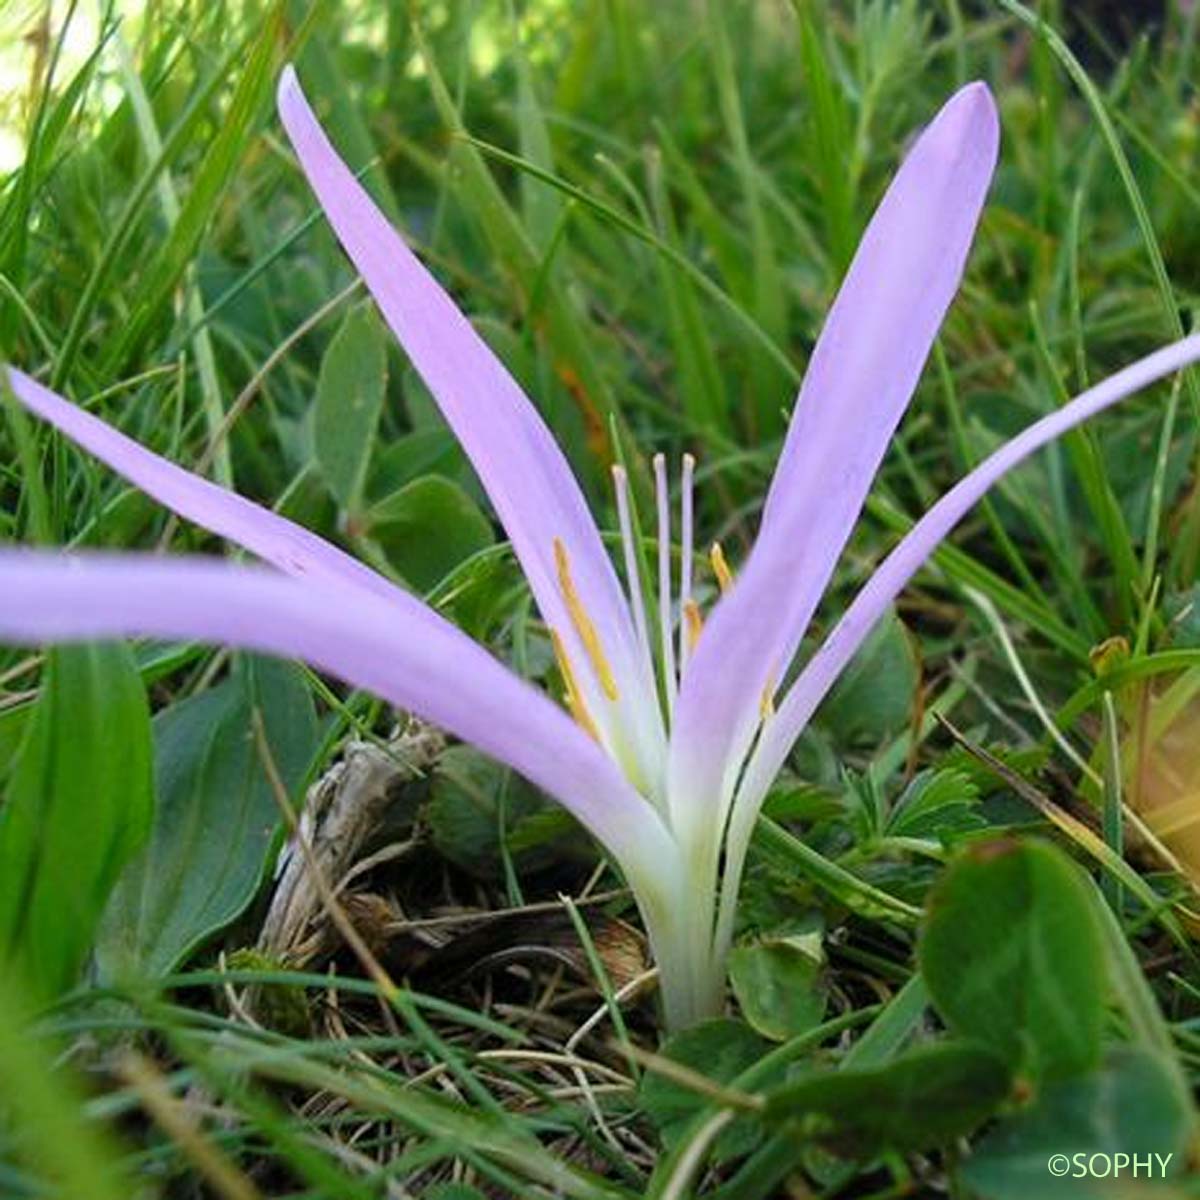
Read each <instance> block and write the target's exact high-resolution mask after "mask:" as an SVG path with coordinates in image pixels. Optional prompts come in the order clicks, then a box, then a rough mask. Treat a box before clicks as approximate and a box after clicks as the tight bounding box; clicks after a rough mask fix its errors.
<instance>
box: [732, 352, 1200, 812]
mask: <svg viewBox="0 0 1200 1200" xmlns="http://www.w3.org/2000/svg"><path fill="white" fill-rule="evenodd" d="M1198 360H1200V334H1193V335H1192V336H1191V337H1187V338H1184V339H1183V340H1182V341H1179V342H1175V343H1173V344H1172V345H1170V346H1165V347H1164V348H1163V349H1161V350H1157V351H1155V353H1153V354H1150V355H1148V356H1147V357H1146V358H1143V359H1141V360H1139V361H1138V362H1135V363H1133V364H1131V365H1130V366H1128V367H1125V368H1124V369H1123V370H1121V371H1118V372H1117V373H1116V374H1115V375H1112V376H1110V377H1109V378H1108V379H1106V380H1104V382H1103V383H1099V384H1097V385H1096V386H1095V387H1093V388H1090V389H1089V390H1088V391H1086V392H1083V393H1081V394H1080V395H1079V396H1076V397H1075V399H1073V400H1071V401H1070V402H1069V403H1067V404H1064V405H1063V406H1062V408H1060V409H1057V410H1056V411H1055V412H1053V413H1051V414H1049V416H1045V417H1043V418H1042V419H1041V420H1040V421H1035V422H1034V423H1033V424H1032V425H1030V426H1029V427H1028V428H1027V429H1025V430H1023V431H1022V432H1021V433H1019V434H1018V435H1017V436H1016V437H1015V438H1013V439H1012V441H1010V442H1007V443H1006V444H1005V445H1003V446H1001V447H1000V449H999V450H997V451H995V452H994V453H993V454H992V455H990V456H989V457H988V458H986V459H984V461H983V462H982V463H980V464H979V466H978V467H976V468H975V470H973V471H972V472H971V473H970V474H969V475H966V476H965V477H964V478H962V479H961V480H959V482H958V483H957V484H955V485H954V487H952V488H951V489H950V491H948V492H947V493H946V494H945V495H944V496H943V497H942V498H941V499H940V500H939V501H938V502H937V503H936V504H935V505H934V506H933V507H932V508H931V509H929V511H928V512H927V513H926V514H925V515H924V516H923V517H922V518H921V519H920V520H919V521H918V522H917V523H916V524H915V525H914V526H913V527H912V529H910V530H909V531H908V533H907V534H906V535H905V536H904V538H903V539H902V540H901V541H900V542H899V543H898V544H897V545H896V547H895V549H893V550H892V552H891V553H890V554H889V555H888V556H887V558H885V559H884V560H883V562H882V563H881V564H880V565H879V567H878V568H877V569H876V570H875V572H874V573H873V574H872V576H871V578H870V579H869V580H868V581H867V583H866V584H865V585H864V586H863V587H862V588H861V590H860V591H859V593H858V595H857V596H855V598H854V600H853V601H852V603H851V604H850V607H849V608H847V609H846V611H845V612H844V613H843V614H842V617H841V619H840V620H839V621H838V623H837V625H835V626H834V628H833V630H832V632H831V633H830V634H829V636H828V637H827V638H826V639H825V641H824V642H823V643H822V644H821V646H820V648H819V649H818V650H817V651H816V652H815V653H814V654H813V656H812V658H811V659H810V660H809V662H808V663H807V664H806V665H805V667H804V670H803V671H801V673H800V675H799V677H798V678H797V679H796V682H795V683H794V684H793V685H792V687H791V689H790V690H789V691H788V694H787V696H786V698H785V699H784V701H783V703H782V704H781V705H780V707H779V710H778V711H777V712H776V714H775V716H774V718H773V719H772V721H771V722H769V723H768V725H767V727H766V729H765V730H764V731H763V735H762V738H761V739H760V740H759V744H758V746H757V747H756V748H755V751H754V755H753V757H752V759H751V761H750V764H749V766H748V768H747V773H746V778H745V781H744V783H743V785H742V788H741V790H740V793H739V796H738V802H737V807H738V811H737V812H736V813H735V814H734V821H735V824H736V823H738V822H741V823H742V824H746V823H752V822H753V818H754V815H755V814H756V813H757V810H758V805H759V804H760V803H761V801H762V797H763V796H764V795H765V794H766V790H767V788H768V787H769V786H770V784H771V780H772V779H774V777H775V775H776V774H777V773H778V771H779V768H780V767H781V766H782V765H783V762H784V760H785V759H786V757H787V755H788V752H789V751H790V749H791V747H792V745H793V744H794V743H795V741H796V739H797V738H798V737H799V736H800V734H801V732H802V731H803V729H804V726H805V725H806V724H807V723H808V720H809V718H810V717H811V716H812V714H813V712H814V711H815V710H816V708H817V705H818V704H820V702H821V701H822V700H823V699H824V697H825V695H826V693H827V692H828V691H829V689H830V687H832V685H833V683H834V682H835V680H836V679H837V677H838V676H839V675H840V674H841V673H842V671H843V670H845V668H846V664H847V663H849V661H850V659H851V658H852V657H853V656H854V653H855V651H856V650H857V649H858V648H859V647H860V646H861V645H862V644H863V642H864V641H865V640H866V638H867V636H868V635H869V634H870V632H871V630H872V629H874V627H875V625H876V624H877V623H878V622H879V620H880V618H881V617H883V615H884V613H885V612H886V611H887V609H888V607H889V606H890V605H891V604H892V602H893V601H894V600H895V599H896V597H897V596H898V595H899V594H900V592H901V591H902V590H903V589H904V586H905V585H906V584H907V583H908V581H909V580H910V579H911V578H912V576H913V575H914V574H915V573H916V571H917V570H918V569H919V568H920V567H921V565H922V564H923V563H924V562H925V560H926V559H928V558H929V556H930V555H931V554H932V553H933V552H934V551H935V550H936V549H937V548H938V546H939V545H940V544H941V542H942V541H943V539H944V538H945V537H946V535H947V534H949V533H950V531H951V530H952V529H953V528H954V527H955V525H957V524H958V522H959V521H961V520H962V519H963V517H965V516H966V515H967V513H968V512H969V511H970V510H971V508H972V507H974V505H975V504H976V503H977V502H978V501H979V499H980V497H982V496H983V494H984V493H985V492H986V491H987V490H988V489H989V488H990V487H991V486H992V485H993V484H994V483H996V481H997V480H999V479H1000V478H1001V477H1002V476H1003V475H1005V474H1006V473H1007V472H1009V471H1011V470H1012V469H1013V468H1014V467H1015V466H1017V465H1018V464H1020V463H1021V462H1023V461H1024V460H1025V459H1027V458H1028V457H1029V456H1030V455H1031V454H1032V453H1034V451H1036V450H1038V449H1040V448H1041V447H1042V446H1045V445H1046V444H1047V443H1049V442H1052V441H1054V439H1055V438H1058V437H1061V436H1062V434H1064V433H1066V432H1067V431H1068V430H1070V429H1073V428H1075V426H1076V425H1078V424H1080V423H1081V422H1082V421H1086V420H1087V419H1088V418H1089V417H1092V416H1095V414H1096V413H1098V412H1102V411H1103V410H1104V409H1106V408H1108V407H1110V406H1111V405H1113V404H1116V403H1117V402H1118V401H1120V400H1124V399H1125V398H1126V397H1128V396H1132V395H1133V394H1134V393H1135V392H1138V391H1140V390H1141V389H1142V388H1145V387H1148V386H1149V385H1150V384H1152V383H1154V382H1155V381H1156V380H1159V379H1162V378H1163V377H1164V376H1165V375H1170V374H1171V373H1172V372H1173V371H1177V370H1179V368H1180V367H1184V366H1187V365H1188V364H1189V363H1194V362H1196V361H1198ZM747 836H748V833H747Z"/></svg>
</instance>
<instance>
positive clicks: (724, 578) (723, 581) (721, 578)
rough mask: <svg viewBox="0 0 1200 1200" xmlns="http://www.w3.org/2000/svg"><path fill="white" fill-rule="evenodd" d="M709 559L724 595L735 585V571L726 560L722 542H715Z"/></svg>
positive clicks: (709, 553)
mask: <svg viewBox="0 0 1200 1200" xmlns="http://www.w3.org/2000/svg"><path fill="white" fill-rule="evenodd" d="M708 561H709V562H710V563H712V569H713V574H714V575H715V576H716V577H717V585H718V586H719V587H720V589H721V594H722V595H724V594H725V593H726V592H727V591H729V589H730V588H731V587H733V572H732V571H731V570H730V569H729V564H728V563H727V562H726V561H725V551H724V550H722V549H721V543H720V542H713V544H712V549H711V550H709V552H708Z"/></svg>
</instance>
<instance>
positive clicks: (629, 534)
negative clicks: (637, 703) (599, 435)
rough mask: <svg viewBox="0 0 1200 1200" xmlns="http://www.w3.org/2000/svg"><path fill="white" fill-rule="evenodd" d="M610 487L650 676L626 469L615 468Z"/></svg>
mask: <svg viewBox="0 0 1200 1200" xmlns="http://www.w3.org/2000/svg"><path fill="white" fill-rule="evenodd" d="M612 477H613V487H614V490H615V491H616V494H617V520H618V521H619V522H620V525H621V550H622V552H623V554H624V556H625V582H626V585H627V586H628V588H629V607H630V608H631V609H633V625H634V629H635V630H636V631H637V639H638V646H639V647H640V649H641V651H642V655H643V657H644V659H645V661H646V663H648V664H649V665H650V668H651V676H652V677H653V664H654V660H653V658H652V657H651V655H650V634H649V633H648V631H647V629H646V605H645V602H644V601H643V600H642V574H641V571H640V570H639V569H638V553H637V547H636V546H635V545H634V541H633V520H632V518H631V517H630V515H629V477H628V476H627V475H626V473H625V468H624V467H622V466H618V465H614V466H613V469H612Z"/></svg>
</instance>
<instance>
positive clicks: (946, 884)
mask: <svg viewBox="0 0 1200 1200" xmlns="http://www.w3.org/2000/svg"><path fill="white" fill-rule="evenodd" d="M1094 904H1095V899H1094V897H1093V895H1092V893H1091V891H1090V889H1089V887H1088V885H1087V883H1086V882H1085V881H1084V879H1083V877H1082V876H1081V874H1080V872H1079V869H1078V868H1077V867H1076V866H1075V864H1074V863H1072V862H1071V861H1070V859H1068V858H1067V857H1066V856H1065V855H1064V854H1063V853H1062V852H1061V851H1059V850H1057V849H1056V848H1055V847H1053V846H1051V845H1049V844H1048V843H1045V842H1037V841H1026V842H1016V841H998V842H989V843H987V844H985V845H981V846H977V847H975V848H974V849H973V850H971V851H970V852H969V853H968V854H966V855H964V856H963V857H962V858H960V859H959V860H958V861H957V862H956V863H954V864H953V865H952V866H951V867H950V868H949V870H948V871H947V872H946V874H945V876H944V878H943V879H942V881H941V882H940V884H939V885H938V887H937V888H936V889H935V891H934V893H933V896H932V897H931V899H930V902H929V905H928V908H927V917H926V922H925V926H924V929H923V930H922V934H921V940H920V945H919V951H918V955H919V961H920V964H921V972H922V974H923V975H924V977H925V982H926V983H927V984H928V986H929V991H930V994H931V995H932V997H933V1003H934V1006H935V1007H936V1008H937V1010H938V1012H939V1013H940V1014H941V1016H942V1019H943V1020H944V1021H945V1022H946V1024H947V1025H949V1026H950V1028H951V1029H953V1030H955V1031H956V1032H958V1033H961V1034H964V1035H965V1036H967V1037H973V1038H977V1039H979V1040H980V1041H982V1042H985V1043H986V1044H988V1045H990V1046H991V1047H993V1048H994V1049H995V1050H996V1051H997V1052H999V1053H1000V1054H1001V1055H1003V1056H1004V1057H1005V1059H1006V1060H1007V1061H1009V1062H1011V1063H1014V1064H1019V1065H1020V1066H1021V1067H1023V1068H1027V1069H1030V1070H1032V1071H1033V1072H1034V1073H1035V1074H1037V1075H1039V1076H1041V1077H1044V1078H1055V1077H1060V1076H1064V1075H1070V1074H1074V1073H1077V1072H1080V1071H1086V1070H1089V1069H1090V1068H1092V1067H1094V1066H1096V1064H1097V1063H1098V1062H1099V1061H1100V1050H1101V1033H1102V1027H1103V1021H1104V1004H1105V993H1106V971H1105V960H1104V944H1103V935H1102V931H1101V928H1100V925H1099V921H1098V918H1097V915H1096V911H1095V908H1094Z"/></svg>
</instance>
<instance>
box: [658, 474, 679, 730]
mask: <svg viewBox="0 0 1200 1200" xmlns="http://www.w3.org/2000/svg"><path fill="white" fill-rule="evenodd" d="M654 491H655V495H656V498H657V500H658V623H659V633H660V637H661V640H662V658H663V679H664V681H665V685H666V692H667V711H668V713H669V712H670V711H671V710H672V708H673V707H674V703H675V688H676V675H675V638H674V635H673V634H672V628H673V626H674V622H673V621H672V619H671V618H672V613H671V504H670V493H669V491H668V489H667V460H666V459H665V458H664V457H663V456H662V455H661V454H656V455H655V456H654Z"/></svg>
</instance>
